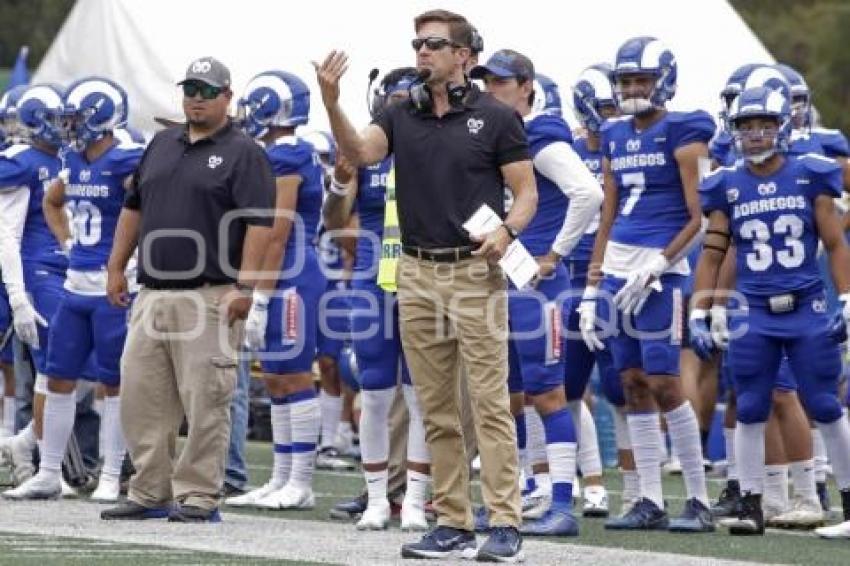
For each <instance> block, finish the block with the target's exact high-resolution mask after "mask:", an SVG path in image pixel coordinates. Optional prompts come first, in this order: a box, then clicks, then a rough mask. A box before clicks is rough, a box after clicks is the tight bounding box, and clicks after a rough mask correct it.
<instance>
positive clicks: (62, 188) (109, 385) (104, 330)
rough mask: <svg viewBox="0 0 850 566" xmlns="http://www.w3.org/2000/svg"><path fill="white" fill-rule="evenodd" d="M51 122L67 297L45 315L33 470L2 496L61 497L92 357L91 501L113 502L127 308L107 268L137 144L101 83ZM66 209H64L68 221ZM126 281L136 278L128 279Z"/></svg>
mask: <svg viewBox="0 0 850 566" xmlns="http://www.w3.org/2000/svg"><path fill="white" fill-rule="evenodd" d="M63 105H64V108H63V109H62V112H61V114H60V116H58V119H59V121H60V123H61V125H62V126H61V127H62V134H63V138H64V139H65V140H67V141H68V146H67V148H66V150H65V151H64V152H63V157H62V161H63V169H62V170H61V171H60V172H59V176H58V180H57V181H56V182H53V183H51V185H50V186H49V188H48V192H47V194H46V196H45V198H44V202H43V212H44V217H45V219H46V220H47V223H48V225H49V226H50V229H51V231H52V232H53V235H54V236H55V237H56V241H58V242H60V243H61V245H62V246H63V248H64V249H65V251H66V253H67V254H68V259H69V266H68V273H67V278H66V280H65V285H64V286H65V292H64V293H63V296H62V299H61V302H60V303H59V306H58V308H57V309H56V312H55V314H54V315H53V317H52V318H51V323H52V324H51V326H50V330H49V342H50V344H51V346H50V348H49V350H48V355H47V368H46V373H47V375H48V379H47V389H48V392H47V399H46V401H45V405H44V426H43V434H42V445H41V448H42V449H41V463H40V465H39V471H38V473H37V474H36V475H35V476H33V477H32V478H30V479H29V480H27V481H26V482H24V483H23V484H22V485H20V486H18V487H17V488H15V489H13V490H10V491H7V492H5V493H4V494H3V496H4V497H6V498H9V499H51V498H55V497H58V496H59V495H60V493H61V482H60V477H61V466H62V460H63V458H64V457H65V451H66V447H67V444H68V439H69V437H70V435H71V432H72V430H73V427H74V416H75V413H76V409H77V406H76V405H77V403H76V385H77V380H78V379H80V378H81V377H83V376H84V375H85V374H86V373H87V372H85V371H84V370H85V369H86V364H87V362H88V360H89V358H90V357H91V356H92V354H93V355H94V360H95V361H96V365H97V367H98V368H99V371H98V373H99V374H100V375H99V377H100V378H101V380H102V382H103V384H104V385H105V393H106V397H105V399H104V408H103V419H104V421H105V424H106V426H105V427H104V428H103V431H104V454H103V456H104V464H103V469H102V472H101V476H100V480H99V482H98V488H97V489H96V490H95V492H94V493H93V494H92V499H94V500H95V501H101V502H114V501H117V500H118V496H119V493H120V481H119V478H120V474H121V465H122V462H123V460H124V452H125V444H124V436H123V433H122V430H121V416H120V408H119V407H120V399H119V397H118V394H119V383H120V371H119V365H120V359H121V352H122V350H123V348H124V338H125V337H126V333H127V312H128V311H127V309H126V308H124V307H116V306H112V305H111V304H109V302H108V301H107V299H106V271H105V267H106V262H107V260H108V258H109V252H110V249H111V247H112V238H113V235H114V233H115V227H116V225H117V222H118V214H119V212H120V211H121V206H122V204H123V202H124V183H125V181H126V180H127V179H128V178H129V177H130V176H131V175H132V174H133V172H134V171H135V170H136V167H137V165H138V163H139V161H140V160H141V157H142V153H143V151H144V146H142V145H140V144H135V143H125V144H121V143H119V142H118V141H117V140H116V139H115V137H114V136H113V134H112V132H113V131H114V130H116V129H118V128H120V127H122V126H124V125H125V124H126V122H127V112H128V107H127V94H126V92H125V91H124V89H122V88H121V87H120V86H119V85H117V84H116V83H114V82H113V81H110V80H108V79H104V78H99V77H89V78H84V79H80V80H78V81H75V82H74V83H72V84H71V85H70V86H69V87H68V89H67V90H66V92H65V93H64V95H63ZM66 206H67V209H68V210H69V211H70V216H71V222H70V224H69V221H68V216H67V215H66V212H65V210H66ZM130 279H133V277H131V278H130Z"/></svg>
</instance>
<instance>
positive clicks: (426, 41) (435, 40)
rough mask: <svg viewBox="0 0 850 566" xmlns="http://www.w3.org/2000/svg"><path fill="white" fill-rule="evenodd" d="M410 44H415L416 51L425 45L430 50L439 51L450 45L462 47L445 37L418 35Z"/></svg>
mask: <svg viewBox="0 0 850 566" xmlns="http://www.w3.org/2000/svg"><path fill="white" fill-rule="evenodd" d="M410 45H412V46H413V50H414V51H419V50H420V49H422V46H423V45H424V46H425V47H427V48H428V50H429V51H439V50H440V49H442V48H444V47H448V46H449V45H451V46H452V47H462V46H461V45H460V44H458V43H455V42H454V41H452V40H450V39H446V38H445V37H417V38H415V39H413V40H411V42H410Z"/></svg>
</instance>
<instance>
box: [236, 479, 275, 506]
mask: <svg viewBox="0 0 850 566" xmlns="http://www.w3.org/2000/svg"><path fill="white" fill-rule="evenodd" d="M282 487H283V483H281V482H278V481H275V480H269V481H268V483H266V485H264V486H262V487H258V488H257V489H252V490H251V491H249V492H248V493H243V494H242V495H236V496H234V497H228V498H227V499H225V500H224V503H225V505H230V506H232V507H256V506H257V503H258V502H259V501H260V500H261V499H263V498H264V497H267V496H268V495H270V494H272V493H273V492H275V491H277V490H279V489H280V488H282Z"/></svg>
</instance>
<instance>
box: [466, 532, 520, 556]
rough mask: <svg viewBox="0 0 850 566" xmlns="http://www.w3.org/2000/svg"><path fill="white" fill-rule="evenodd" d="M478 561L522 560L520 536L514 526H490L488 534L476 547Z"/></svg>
mask: <svg viewBox="0 0 850 566" xmlns="http://www.w3.org/2000/svg"><path fill="white" fill-rule="evenodd" d="M475 559H476V560H477V561H478V562H509V563H513V562H522V561H523V560H525V555H523V553H522V537H521V536H520V534H519V531H518V530H517V529H516V527H492V528H491V529H490V536H489V537H488V538H487V540H486V541H484V544H483V545H481V548H479V549H478V554H477V555H476V556H475Z"/></svg>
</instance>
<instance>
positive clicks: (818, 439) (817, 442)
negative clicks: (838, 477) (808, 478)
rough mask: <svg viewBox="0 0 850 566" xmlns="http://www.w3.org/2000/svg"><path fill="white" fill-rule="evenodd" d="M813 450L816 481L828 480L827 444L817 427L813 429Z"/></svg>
mask: <svg viewBox="0 0 850 566" xmlns="http://www.w3.org/2000/svg"><path fill="white" fill-rule="evenodd" d="M812 450H813V452H814V456H815V458H814V460H815V481H816V482H825V481H826V465H827V463H828V462H829V458H827V456H826V444H824V443H823V435H822V434H821V433H820V430H818V429H817V427H815V428H813V429H812Z"/></svg>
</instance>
